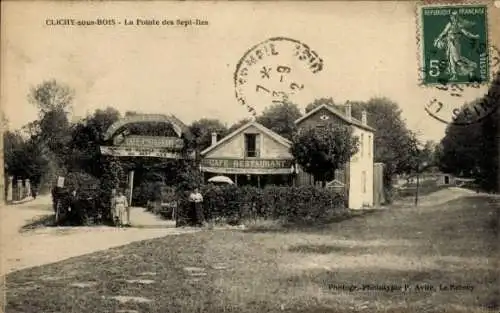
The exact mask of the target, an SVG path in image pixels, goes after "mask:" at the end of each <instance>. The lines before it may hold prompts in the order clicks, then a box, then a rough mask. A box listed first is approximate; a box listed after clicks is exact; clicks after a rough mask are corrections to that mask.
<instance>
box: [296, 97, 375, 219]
mask: <svg viewBox="0 0 500 313" xmlns="http://www.w3.org/2000/svg"><path fill="white" fill-rule="evenodd" d="M295 123H296V125H297V127H298V129H299V131H301V130H302V129H306V128H311V127H325V126H326V125H327V124H332V123H333V124H342V125H349V126H350V127H352V130H353V136H356V137H358V138H359V151H358V152H357V153H356V154H355V155H353V156H352V157H351V159H350V160H349V162H348V163H347V164H345V165H344V166H343V167H342V169H340V170H338V171H337V172H336V174H335V183H336V184H337V185H338V184H344V188H345V191H346V194H347V198H348V204H349V208H351V209H359V208H362V207H364V206H373V202H374V190H373V184H374V180H373V176H374V175H373V166H374V164H373V158H374V156H373V152H374V144H373V143H374V134H375V129H373V128H372V127H370V126H368V124H367V116H366V112H365V111H363V113H362V119H361V121H360V120H358V119H356V118H354V117H353V116H352V114H351V106H350V104H349V103H347V104H346V106H345V112H340V111H339V110H337V109H335V108H333V107H332V106H329V105H321V106H319V107H317V108H315V109H314V110H311V111H310V112H309V113H307V114H306V115H304V116H303V117H301V118H299V119H298V120H296V121H295ZM300 173H301V174H299V179H298V181H299V183H300V184H311V183H314V182H313V179H312V177H311V175H309V174H307V173H304V171H300Z"/></svg>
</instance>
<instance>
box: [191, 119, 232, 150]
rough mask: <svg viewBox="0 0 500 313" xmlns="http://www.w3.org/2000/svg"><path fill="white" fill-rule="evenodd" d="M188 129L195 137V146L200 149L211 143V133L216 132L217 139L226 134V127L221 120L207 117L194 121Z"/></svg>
mask: <svg viewBox="0 0 500 313" xmlns="http://www.w3.org/2000/svg"><path fill="white" fill-rule="evenodd" d="M189 131H190V133H191V134H192V135H193V137H194V138H195V142H196V146H197V148H198V149H199V150H200V151H202V150H204V149H206V148H208V147H209V146H210V145H211V143H212V133H214V132H215V133H217V139H218V140H219V139H220V138H222V137H224V136H226V135H227V134H228V129H227V127H226V126H225V125H224V124H223V123H222V122H221V121H219V120H218V119H209V118H202V119H200V120H197V121H194V122H193V123H192V124H191V126H190V127H189Z"/></svg>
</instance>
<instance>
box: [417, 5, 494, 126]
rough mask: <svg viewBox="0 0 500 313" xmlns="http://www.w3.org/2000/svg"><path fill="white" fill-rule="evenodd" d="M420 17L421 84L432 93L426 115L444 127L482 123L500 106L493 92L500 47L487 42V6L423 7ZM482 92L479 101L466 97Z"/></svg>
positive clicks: (426, 104) (418, 21)
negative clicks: (483, 94) (468, 99)
mask: <svg viewBox="0 0 500 313" xmlns="http://www.w3.org/2000/svg"><path fill="white" fill-rule="evenodd" d="M417 13H418V18H417V24H418V27H417V30H418V31H419V35H418V36H417V38H418V42H419V49H420V64H421V67H420V68H419V74H420V85H421V86H422V87H424V88H426V89H427V91H429V93H430V94H432V96H431V97H430V99H429V100H428V101H427V102H425V103H424V109H425V111H426V112H427V114H429V115H430V116H432V117H433V118H435V119H437V120H439V121H441V122H443V123H451V124H455V125H470V124H473V123H477V122H481V121H482V120H483V119H484V118H485V117H487V116H488V115H490V114H492V113H493V112H495V111H496V110H497V106H498V104H497V103H498V99H497V98H498V95H496V94H492V91H491V90H495V89H496V87H497V85H498V83H499V82H498V77H496V75H497V73H498V71H499V69H500V49H498V48H497V47H495V46H491V45H490V44H489V37H488V7H487V6H486V5H425V6H420V7H418V12H417ZM492 77H493V78H494V79H493V80H492ZM488 85H489V86H488ZM493 85H496V86H495V87H494V86H493ZM487 88H489V90H490V91H487ZM471 90H476V91H475V92H473V91H471ZM478 90H485V91H486V92H487V94H486V95H485V96H484V97H483V98H482V99H480V100H473V101H466V100H465V99H462V97H464V98H465V97H466V96H467V94H469V95H470V94H478V92H477V91H478ZM493 93H494V92H493ZM478 98H479V97H478ZM495 99H496V100H495Z"/></svg>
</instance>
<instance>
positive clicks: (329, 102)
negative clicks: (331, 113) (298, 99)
mask: <svg viewBox="0 0 500 313" xmlns="http://www.w3.org/2000/svg"><path fill="white" fill-rule="evenodd" d="M323 104H326V105H330V106H332V107H335V102H334V101H333V98H320V99H315V100H314V101H313V102H311V103H309V104H308V105H307V106H306V109H305V111H306V114H307V113H309V112H311V111H312V110H314V109H316V108H317V107H319V106H322V105H323Z"/></svg>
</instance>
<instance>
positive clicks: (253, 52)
mask: <svg viewBox="0 0 500 313" xmlns="http://www.w3.org/2000/svg"><path fill="white" fill-rule="evenodd" d="M322 69H323V60H322V59H321V58H320V57H319V55H318V54H317V53H316V52H315V51H313V50H312V49H311V48H309V46H307V45H306V44H304V43H302V42H300V41H298V40H295V39H290V38H286V37H273V38H270V39H267V40H265V41H263V42H261V43H259V44H257V45H255V46H253V47H252V48H250V49H249V50H248V51H247V52H246V53H245V54H244V55H243V57H242V58H241V59H240V60H239V62H238V64H237V66H236V71H235V72H234V86H235V95H236V99H237V100H238V102H239V104H241V105H242V106H244V107H245V108H246V109H247V110H248V112H249V113H250V114H252V115H253V116H255V115H256V114H257V111H256V110H255V105H256V104H262V103H283V102H288V101H290V100H291V98H292V97H294V95H297V94H298V93H300V92H301V91H303V90H304V89H305V88H307V87H308V86H307V84H308V83H310V82H311V79H312V76H314V75H315V74H317V73H318V72H320V71H321V70H322Z"/></svg>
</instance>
